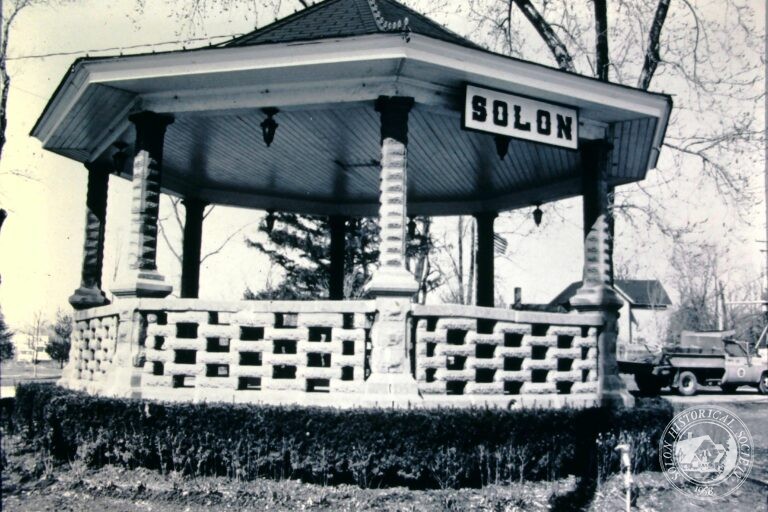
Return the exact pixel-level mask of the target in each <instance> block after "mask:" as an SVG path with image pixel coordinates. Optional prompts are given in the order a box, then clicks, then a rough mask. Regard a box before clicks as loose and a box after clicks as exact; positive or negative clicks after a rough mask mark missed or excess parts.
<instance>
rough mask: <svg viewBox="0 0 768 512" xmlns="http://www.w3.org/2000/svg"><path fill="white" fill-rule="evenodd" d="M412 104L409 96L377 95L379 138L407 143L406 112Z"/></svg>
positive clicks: (412, 100)
mask: <svg viewBox="0 0 768 512" xmlns="http://www.w3.org/2000/svg"><path fill="white" fill-rule="evenodd" d="M413 105H414V99H413V98H411V97H409V96H379V98H378V99H377V100H376V112H378V113H379V114H380V115H381V140H382V141H384V139H387V138H391V139H395V140H396V141H398V142H401V143H403V144H405V145H408V114H409V113H410V111H411V109H412V108H413Z"/></svg>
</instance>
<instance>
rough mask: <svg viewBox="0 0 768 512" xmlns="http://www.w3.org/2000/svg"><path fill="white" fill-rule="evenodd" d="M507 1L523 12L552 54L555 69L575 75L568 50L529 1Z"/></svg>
mask: <svg viewBox="0 0 768 512" xmlns="http://www.w3.org/2000/svg"><path fill="white" fill-rule="evenodd" d="M509 1H510V2H515V5H517V7H518V8H519V9H520V10H521V11H523V14H524V15H525V17H526V18H527V19H528V21H529V22H530V23H531V25H533V28H535V29H536V32H538V33H539V35H540V36H541V38H542V39H543V40H544V42H545V43H546V44H547V47H548V48H549V51H550V52H552V55H553V56H554V57H555V60H556V61H557V67H559V68H560V69H562V70H563V71H570V72H571V73H575V72H576V68H575V67H574V66H573V59H572V58H571V54H570V53H568V49H567V48H566V47H565V45H564V44H563V42H562V41H561V40H560V38H559V37H558V36H557V34H555V31H554V30H553V29H552V26H551V25H550V24H549V23H547V20H545V19H544V17H543V16H542V15H541V14H540V13H539V11H537V10H536V7H534V6H533V4H531V2H530V0H509Z"/></svg>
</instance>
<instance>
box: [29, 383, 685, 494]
mask: <svg viewBox="0 0 768 512" xmlns="http://www.w3.org/2000/svg"><path fill="white" fill-rule="evenodd" d="M671 418H672V409H671V407H670V406H669V405H667V404H666V402H663V401H646V402H641V405H640V406H638V407H636V408H634V409H629V410H621V411H609V410H603V409H561V410H516V411H507V410H498V409H432V410H390V409H354V410H336V409H328V408H311V407H293V406H290V407H279V406H261V405H259V406H257V405H232V404H191V403H158V402H148V401H142V400H134V399H131V400H127V399H114V398H101V397H93V396H89V395H85V394H82V393H76V392H71V391H65V390H62V389H60V388H56V387H54V386H50V385H44V384H42V385H41V384H27V385H23V386H20V387H19V389H18V391H17V404H16V409H15V412H14V420H15V421H16V423H17V425H19V427H21V428H20V430H21V432H22V433H23V434H24V435H25V436H26V438H27V440H28V441H30V442H34V443H38V445H40V446H41V447H43V448H45V449H46V450H48V451H49V452H50V453H51V454H52V455H53V456H54V457H55V458H56V459H58V460H62V461H68V460H73V459H76V458H80V459H82V460H85V461H86V462H87V463H88V464H89V465H90V466H93V467H98V466H101V465H104V464H118V465H121V466H125V467H128V468H135V467H145V468H149V469H155V470H159V471H161V472H163V473H167V472H177V473H182V474H188V475H195V476H203V475H222V476H229V477H230V478H235V479H244V480H248V479H253V478H256V477H270V478H277V479H281V478H301V479H302V480H304V481H311V482H316V483H321V484H327V483H342V482H352V483H357V484H358V485H361V486H374V487H375V486H389V485H407V486H410V487H416V488H425V487H459V486H479V485H484V484H488V483H503V482H506V481H510V480H524V479H555V478H560V477H563V476H565V475H568V474H577V475H587V476H593V475H595V474H596V471H597V470H598V468H599V469H600V470H601V471H603V472H605V471H608V470H615V469H616V467H617V464H618V459H617V457H616V455H615V454H614V453H613V452H612V451H611V452H610V454H609V455H607V457H606V456H605V454H602V455H601V456H602V459H601V460H600V466H598V453H597V452H599V450H598V448H599V446H598V445H597V443H596V440H598V436H601V437H600V439H608V438H611V439H619V438H621V439H627V440H630V441H632V440H637V441H642V443H643V448H642V450H643V451H642V457H638V459H637V464H638V466H637V470H639V471H641V470H646V469H655V465H656V464H657V463H656V460H657V457H656V455H657V454H656V452H655V450H656V448H655V447H656V446H657V444H658V439H659V437H660V435H661V432H662V430H663V428H664V427H665V426H666V424H667V423H668V422H669V420H670V419H671ZM638 453H640V452H638ZM606 460H607V462H606ZM606 468H607V469H606Z"/></svg>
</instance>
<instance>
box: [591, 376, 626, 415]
mask: <svg viewBox="0 0 768 512" xmlns="http://www.w3.org/2000/svg"><path fill="white" fill-rule="evenodd" d="M598 397H599V400H600V405H601V406H602V407H609V408H613V409H615V408H622V407H634V406H635V397H633V396H632V395H631V394H630V393H629V391H627V386H626V385H625V384H624V381H623V380H621V377H619V376H618V375H610V376H607V379H606V382H604V383H603V389H601V390H599V393H598Z"/></svg>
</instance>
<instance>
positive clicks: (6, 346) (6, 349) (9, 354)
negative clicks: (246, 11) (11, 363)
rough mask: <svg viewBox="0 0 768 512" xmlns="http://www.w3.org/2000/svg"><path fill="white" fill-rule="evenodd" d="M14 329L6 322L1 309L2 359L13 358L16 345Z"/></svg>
mask: <svg viewBox="0 0 768 512" xmlns="http://www.w3.org/2000/svg"><path fill="white" fill-rule="evenodd" d="M13 334H14V333H13V331H12V330H11V329H10V328H9V327H8V324H6V323H5V317H4V316H3V312H2V311H0V361H6V360H9V359H13V354H14V352H15V347H14V345H13Z"/></svg>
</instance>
